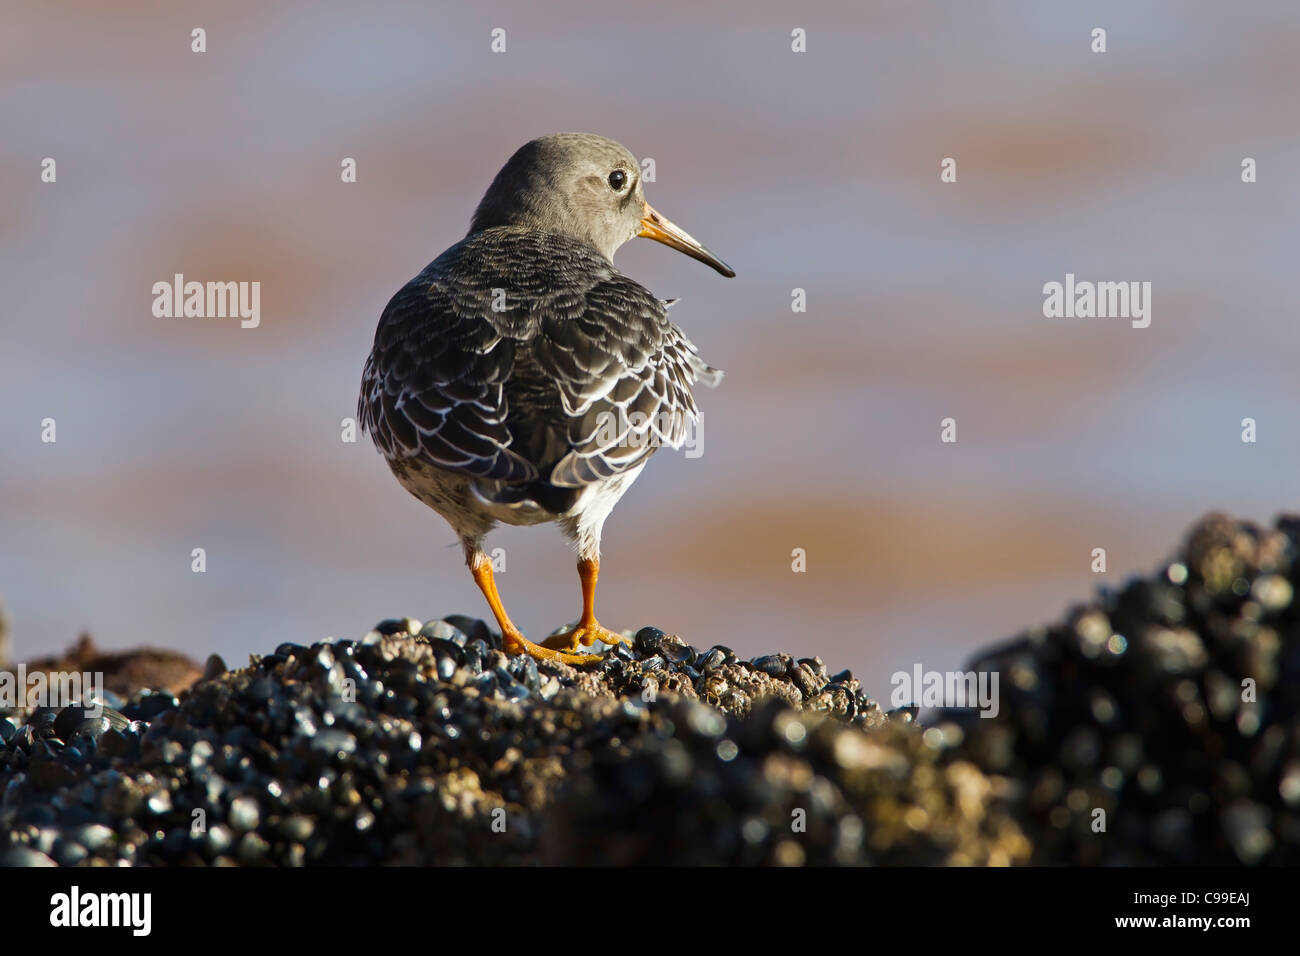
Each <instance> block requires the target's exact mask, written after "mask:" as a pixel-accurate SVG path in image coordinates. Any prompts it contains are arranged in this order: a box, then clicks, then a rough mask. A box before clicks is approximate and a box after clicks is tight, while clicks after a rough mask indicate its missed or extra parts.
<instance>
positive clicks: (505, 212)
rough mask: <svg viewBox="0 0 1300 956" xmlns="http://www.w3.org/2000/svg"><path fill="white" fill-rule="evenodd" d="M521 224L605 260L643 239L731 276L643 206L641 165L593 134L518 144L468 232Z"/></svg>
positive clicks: (687, 237) (705, 251)
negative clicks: (583, 246)
mask: <svg viewBox="0 0 1300 956" xmlns="http://www.w3.org/2000/svg"><path fill="white" fill-rule="evenodd" d="M494 226H522V227H525V228H528V229H537V230H540V231H543V232H554V233H559V234H561V235H565V236H571V237H573V238H575V239H581V240H582V241H584V242H587V243H590V244H591V245H592V246H593V247H595V249H596V250H597V251H598V252H600V254H601V255H603V256H604V257H605V258H607V259H611V260H612V259H613V258H614V253H615V252H616V251H617V250H618V247H619V246H621V245H623V243H625V242H627V241H628V240H629V239H633V238H635V237H637V236H643V237H645V238H647V239H654V240H656V241H657V242H662V243H663V244H664V245H666V246H670V247H672V248H673V249H676V250H678V251H679V252H684V253H686V254H687V255H688V256H690V257H691V258H692V259H698V260H699V261H700V262H703V263H705V264H706V265H709V266H712V267H713V268H714V269H716V270H717V271H718V272H720V273H722V274H723V275H724V276H727V277H728V278H730V277H731V276H734V275H735V274H736V273H735V272H733V271H732V269H731V267H730V266H728V265H727V264H726V263H725V262H723V261H722V260H721V259H719V258H718V257H717V256H715V255H714V254H713V253H711V252H709V250H708V249H706V248H704V246H703V245H702V244H701V243H700V242H699V241H698V240H697V239H695V238H694V237H692V236H691V234H690V233H688V232H687V231H686V230H684V229H682V228H680V227H679V226H677V225H675V224H673V223H672V222H671V221H670V220H668V219H667V218H666V217H664V216H661V215H660V214H659V213H658V212H656V211H655V210H654V208H653V207H652V206H651V205H650V204H649V203H648V202H646V199H645V191H644V189H643V187H642V184H641V167H640V165H639V164H638V163H637V161H636V157H635V156H633V155H632V154H631V153H630V152H629V151H628V150H627V148H626V147H624V146H622V145H621V144H619V143H616V142H614V141H613V140H612V139H606V138H605V137H603V136H596V135H594V134H592V133H557V134H555V135H554V136H543V137H541V138H540V139H535V140H533V141H532V142H530V143H525V144H524V145H523V146H521V147H520V148H519V149H518V150H517V151H516V152H515V154H514V155H513V156H511V157H510V160H509V161H508V162H507V163H506V164H505V165H504V166H503V167H501V171H500V172H499V173H497V175H496V178H495V179H494V180H492V185H491V186H489V187H488V191H487V193H486V194H484V196H483V201H482V202H480V203H479V206H478V209H477V211H475V213H474V221H473V222H472V223H471V224H470V230H469V231H470V233H471V234H472V233H475V232H478V231H480V230H482V229H490V228H492V227H494Z"/></svg>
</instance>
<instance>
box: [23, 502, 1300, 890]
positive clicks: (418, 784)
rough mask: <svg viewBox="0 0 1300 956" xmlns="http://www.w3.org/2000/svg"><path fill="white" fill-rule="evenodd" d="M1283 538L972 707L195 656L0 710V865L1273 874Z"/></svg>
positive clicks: (1227, 552)
mask: <svg viewBox="0 0 1300 956" xmlns="http://www.w3.org/2000/svg"><path fill="white" fill-rule="evenodd" d="M1298 532H1300V520H1297V521H1291V520H1283V521H1280V522H1279V524H1278V527H1277V529H1276V530H1263V529H1259V528H1256V527H1254V526H1251V525H1246V524H1241V523H1238V522H1234V521H1230V520H1229V519H1226V518H1223V517H1220V516H1211V517H1209V518H1207V519H1206V520H1204V521H1203V522H1201V524H1199V525H1198V526H1197V527H1196V528H1195V529H1194V530H1193V532H1192V534H1191V536H1190V538H1189V540H1188V542H1187V545H1186V547H1185V548H1184V550H1183V553H1182V554H1181V555H1180V556H1179V557H1178V558H1177V559H1175V560H1174V561H1172V562H1170V563H1169V564H1167V565H1166V566H1164V567H1162V568H1161V569H1160V570H1159V572H1158V573H1157V574H1156V575H1154V576H1152V577H1150V578H1146V579H1140V580H1134V581H1132V582H1130V583H1129V584H1128V585H1126V586H1125V587H1123V588H1122V589H1120V590H1119V591H1118V592H1115V593H1110V592H1103V593H1102V594H1101V595H1100V597H1099V599H1098V600H1097V601H1095V602H1093V603H1091V604H1089V605H1087V606H1081V607H1078V608H1075V609H1074V610H1072V611H1071V612H1070V613H1069V615H1067V617H1066V619H1065V620H1064V621H1063V622H1062V623H1061V624H1059V625H1056V626H1053V627H1049V628H1041V629H1038V630H1035V631H1032V632H1029V633H1027V634H1026V635H1023V636H1022V637H1020V638H1019V639H1017V640H1015V641H1013V642H1012V643H1010V644H1007V645H1005V646H1003V647H1000V648H996V649H994V650H991V651H988V652H986V653H985V654H983V655H981V656H980V657H979V658H978V659H977V660H976V661H975V662H974V664H973V667H974V669H976V670H988V671H996V672H997V673H998V675H999V677H1000V681H999V689H1000V700H999V707H998V711H999V713H998V716H997V717H996V718H993V719H986V718H982V717H979V716H974V715H972V714H971V713H970V712H955V711H937V712H934V713H930V714H925V715H924V716H925V717H926V720H924V721H923V722H922V723H918V722H917V721H916V720H915V719H914V717H915V711H914V710H912V709H910V708H908V709H904V710H900V711H895V712H892V713H890V714H886V713H884V712H882V711H881V709H880V708H879V706H878V705H877V704H876V703H875V701H873V700H871V699H870V698H869V697H867V696H866V695H865V694H864V693H863V692H862V689H861V686H860V684H859V683H858V681H857V680H856V679H855V678H854V677H853V675H852V674H850V673H848V672H841V673H837V674H831V673H829V672H828V670H827V668H826V667H825V666H824V664H823V663H822V662H821V661H820V660H819V659H817V658H803V659H798V660H796V659H793V658H791V657H790V656H788V655H784V654H771V655H767V656H763V657H759V658H756V659H753V660H745V659H741V658H740V657H738V656H737V655H736V654H735V653H734V652H733V651H732V650H731V649H729V648H727V647H722V646H715V647H711V648H708V649H706V650H700V649H697V648H695V647H692V646H690V645H689V644H686V643H684V642H683V641H682V640H680V639H679V638H677V637H674V636H671V635H667V634H664V633H663V632H662V631H659V630H657V629H655V628H643V629H642V630H641V631H639V632H637V633H636V634H635V635H634V636H632V635H629V637H631V640H630V642H629V643H628V644H620V645H617V646H615V647H614V648H613V649H612V650H611V651H610V652H609V654H608V655H607V656H606V658H605V659H604V660H602V661H601V662H600V663H598V664H595V665H592V666H589V667H583V668H573V667H569V666H567V665H564V664H557V663H552V662H546V661H535V660H533V659H531V658H528V657H510V656H508V655H506V654H505V653H503V651H502V648H501V642H500V637H499V635H497V634H495V633H494V632H493V631H492V630H491V629H490V628H489V627H488V626H487V625H486V624H484V622H482V621H479V620H474V619H470V618H465V617H449V618H446V619H443V620H436V621H430V622H428V623H426V624H422V623H421V622H419V621H415V620H412V619H402V620H392V621H385V622H383V623H382V624H380V625H379V626H378V627H377V628H376V629H375V630H373V631H371V632H370V633H368V634H366V635H365V636H364V637H363V638H362V639H361V640H360V641H336V642H326V643H317V644H313V645H311V646H304V645H299V644H282V645H281V646H279V647H277V648H276V649H275V651H274V653H272V654H269V655H267V656H265V657H261V658H255V659H254V660H253V661H251V662H250V666H248V667H246V668H241V669H238V670H234V671H230V670H227V669H226V668H225V666H224V665H223V664H221V663H220V661H219V660H218V659H215V658H214V659H213V660H210V661H209V666H208V668H207V669H206V670H205V673H204V676H203V678H202V679H201V680H200V681H199V682H198V683H196V684H195V685H194V686H193V687H192V688H191V689H190V690H189V691H187V692H185V693H184V694H182V695H181V696H180V697H179V698H177V697H174V696H172V695H170V694H165V693H150V692H137V693H135V694H133V695H131V696H129V697H118V696H116V695H113V694H105V695H104V699H103V700H101V701H97V702H92V703H93V704H94V705H95V706H90V707H87V706H81V705H77V706H69V707H64V708H61V709H38V710H35V711H33V712H30V713H26V714H25V715H23V714H17V713H15V714H11V715H10V716H9V717H8V718H5V717H0V742H2V745H0V865H6V864H7V865H23V864H26V865H40V864H50V863H58V864H64V865H67V864H84V865H104V864H114V863H148V864H214V865H228V864H263V863H267V864H280V865H303V864H313V863H329V864H376V863H400V864H407V863H478V864H510V863H535V862H541V863H547V864H565V863H579V864H582V863H592V864H629V863H668V864H673V863H677V864H692V863H700V864H709V863H754V864H786V865H797V864H802V863H808V864H822V863H834V864H863V863H911V864H1016V863H1027V862H1038V863H1062V862H1073V863H1104V864H1113V863H1175V862H1244V863H1278V862H1295V861H1296V859H1297V858H1298V857H1300V852H1298V851H1300V631H1298V627H1300V618H1298V614H1300V611H1298V610H1297V604H1296V602H1295V601H1294V600H1293V594H1294V588H1295V587H1296V586H1297V585H1298V584H1300V581H1297V574H1298V573H1300V561H1297V556H1296V549H1297V533H1298Z"/></svg>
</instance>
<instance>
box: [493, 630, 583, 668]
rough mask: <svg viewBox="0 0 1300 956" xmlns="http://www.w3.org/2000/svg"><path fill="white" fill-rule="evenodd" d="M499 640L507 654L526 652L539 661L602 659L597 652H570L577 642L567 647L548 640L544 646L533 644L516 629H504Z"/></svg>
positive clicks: (571, 661) (571, 662) (562, 662)
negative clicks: (558, 646) (560, 646)
mask: <svg viewBox="0 0 1300 956" xmlns="http://www.w3.org/2000/svg"><path fill="white" fill-rule="evenodd" d="M501 642H502V644H503V646H504V647H505V651H506V653H507V654H527V655H529V656H530V657H535V658H537V659H538V660H539V661H558V662H559V663H561V664H594V663H596V662H597V661H599V660H601V659H602V658H601V655H599V654H574V653H571V651H573V650H574V649H575V648H576V647H577V646H578V645H577V644H574V645H573V646H572V647H567V648H555V647H551V646H550V644H549V641H548V642H547V644H546V646H543V645H542V644H534V643H533V642H532V641H530V640H529V639H528V638H526V637H524V636H523V635H522V634H520V633H519V632H518V631H506V632H505V633H504V634H502V636H501Z"/></svg>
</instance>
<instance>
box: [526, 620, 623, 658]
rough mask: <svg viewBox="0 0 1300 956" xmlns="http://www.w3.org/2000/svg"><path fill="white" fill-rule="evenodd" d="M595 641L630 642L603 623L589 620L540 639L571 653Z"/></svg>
mask: <svg viewBox="0 0 1300 956" xmlns="http://www.w3.org/2000/svg"><path fill="white" fill-rule="evenodd" d="M597 641H600V642H601V643H602V644H627V643H630V642H629V641H628V639H627V638H626V637H624V636H623V635H622V634H620V633H618V632H617V631H611V630H610V629H609V628H607V627H605V626H604V625H602V624H598V623H597V622H595V621H591V622H589V623H587V624H579V625H578V626H577V627H574V628H570V629H569V630H567V631H562V632H561V633H559V634H552V635H551V636H550V637H548V638H547V639H546V640H544V641H542V645H543V646H544V647H547V648H550V649H553V650H558V651H567V652H570V653H572V652H573V651H576V650H577V649H578V647H579V646H582V647H591V645H592V644H595V643H596V642H597Z"/></svg>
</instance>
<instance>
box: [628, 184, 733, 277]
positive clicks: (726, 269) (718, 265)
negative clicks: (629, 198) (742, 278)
mask: <svg viewBox="0 0 1300 956" xmlns="http://www.w3.org/2000/svg"><path fill="white" fill-rule="evenodd" d="M637 235H638V236H640V237H641V238H643V239H653V240H654V241H655V242H662V243H663V244H664V245H665V246H669V247H670V248H673V249H676V250H677V251H678V252H684V253H686V254H687V255H688V256H690V257H691V258H692V259H698V260H700V262H703V263H704V264H705V265H706V266H712V267H713V268H714V269H716V270H717V271H718V272H720V273H722V274H723V275H724V276H726V277H727V278H728V279H730V278H733V277H734V276H735V275H736V273H735V270H733V269H732V268H731V266H729V265H727V264H726V263H725V262H723V261H722V260H721V259H719V258H718V257H717V256H715V255H714V254H713V253H711V252H709V250H708V249H705V248H704V245H703V244H702V243H701V242H700V241H699V240H698V239H696V238H695V237H694V236H692V235H691V234H690V233H689V232H687V231H686V230H685V229H683V228H682V227H681V226H678V225H674V224H673V223H672V222H671V221H670V220H669V219H668V218H667V217H665V216H661V215H659V213H657V212H655V210H654V207H653V206H651V205H650V204H649V203H646V204H645V216H643V217H642V219H641V231H640V232H638V233H637Z"/></svg>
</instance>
